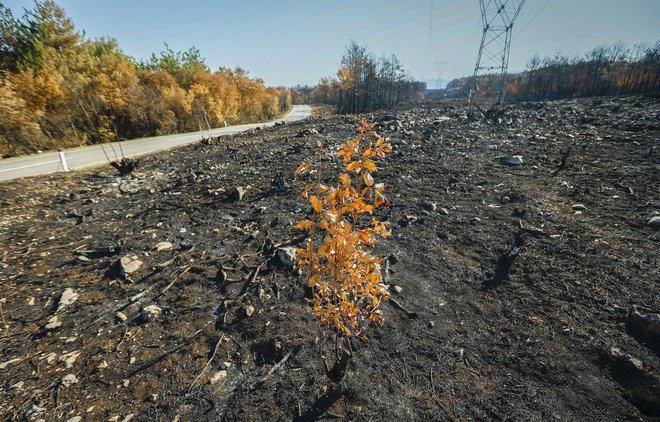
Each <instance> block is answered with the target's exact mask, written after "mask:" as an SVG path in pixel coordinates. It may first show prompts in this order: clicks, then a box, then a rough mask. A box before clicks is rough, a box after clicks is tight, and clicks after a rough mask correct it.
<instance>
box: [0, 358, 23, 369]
mask: <svg viewBox="0 0 660 422" xmlns="http://www.w3.org/2000/svg"><path fill="white" fill-rule="evenodd" d="M20 361H21V358H14V359H9V360H8V361H6V362H2V363H0V369H6V368H7V367H8V366H9V365H11V364H12V363H14V362H20Z"/></svg>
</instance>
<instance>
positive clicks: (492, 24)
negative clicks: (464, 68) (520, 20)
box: [468, 0, 525, 111]
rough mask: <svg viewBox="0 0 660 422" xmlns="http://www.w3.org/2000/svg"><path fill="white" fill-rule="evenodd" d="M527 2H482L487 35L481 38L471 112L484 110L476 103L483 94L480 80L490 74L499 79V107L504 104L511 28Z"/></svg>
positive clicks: (493, 0) (512, 0) (471, 92)
mask: <svg viewBox="0 0 660 422" xmlns="http://www.w3.org/2000/svg"><path fill="white" fill-rule="evenodd" d="M524 3H525V0H479V4H480V6H481V21H482V22H483V25H484V32H483V35H482V36H481V46H480V47H479V55H478V56H477V64H476V65H475V66H474V75H473V78H472V86H471V88H470V93H469V94H468V103H469V105H470V109H472V106H475V107H477V108H479V109H480V107H479V105H478V104H477V103H476V97H477V96H478V93H479V81H478V79H479V78H480V77H483V76H486V75H491V76H494V77H495V78H496V85H495V86H496V88H497V104H502V102H503V101H504V91H505V87H506V72H507V68H508V67H509V50H510V48H511V29H512V28H513V22H514V21H515V20H516V18H517V17H518V13H520V9H521V8H522V6H523V4H524ZM482 111H483V110H482Z"/></svg>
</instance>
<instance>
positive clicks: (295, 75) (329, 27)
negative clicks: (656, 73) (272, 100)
mask: <svg viewBox="0 0 660 422" xmlns="http://www.w3.org/2000/svg"><path fill="white" fill-rule="evenodd" d="M0 2H2V3H4V4H5V5H6V6H8V7H10V8H11V9H12V11H13V13H14V15H16V16H20V15H21V14H22V9H23V8H32V7H33V4H34V3H33V2H32V1H31V0H0ZM432 2H433V14H432V15H431V9H432V8H431V3H432ZM56 3H57V4H59V5H60V6H61V7H63V8H64V10H65V12H66V14H67V16H69V17H70V18H71V19H72V20H73V23H74V24H75V26H76V28H77V29H78V30H84V31H85V32H86V34H87V36H88V37H92V38H94V37H99V36H111V37H113V38H115V39H117V41H118V42H119V45H120V46H121V48H122V50H123V51H124V52H125V53H126V54H128V55H129V56H132V57H135V58H148V57H149V56H150V55H151V53H152V52H156V53H157V52H159V51H161V50H162V49H163V43H165V42H166V43H168V45H169V46H170V47H171V48H173V49H174V50H185V49H187V48H188V47H191V46H195V47H197V48H198V49H199V50H200V51H201V54H202V56H203V57H204V58H205V59H206V63H207V64H208V65H209V67H210V68H211V69H212V70H216V69H217V68H218V67H220V66H223V67H231V68H233V67H236V66H241V67H243V68H245V69H247V70H248V71H249V72H250V75H251V76H254V77H259V78H262V79H264V81H265V82H266V84H268V85H272V86H275V85H285V86H292V85H297V84H309V85H313V84H316V83H317V82H318V80H319V79H320V78H321V77H324V76H333V75H334V74H335V72H336V70H337V68H338V64H339V61H340V57H341V54H342V52H343V50H344V47H345V46H346V45H347V44H348V43H349V42H350V41H351V40H355V41H356V42H358V44H360V45H364V46H366V47H368V48H369V50H371V51H372V52H373V53H374V54H375V55H377V56H380V55H383V54H388V55H389V54H396V55H397V56H398V57H399V59H400V60H401V61H402V62H403V63H404V65H405V67H406V68H407V70H408V72H409V73H410V74H411V76H413V77H414V78H416V79H420V80H433V79H436V78H437V77H438V74H439V73H440V72H439V71H441V72H442V76H443V79H445V80H447V79H453V78H456V77H461V76H466V75H469V74H471V73H472V70H473V68H474V63H475V60H476V56H477V51H478V48H479V41H480V38H481V30H482V28H481V20H480V14H479V2H478V1H477V0H407V1H387V0H352V1H349V0H332V1H329V0H328V1H318V0H317V1H314V0H304V1H303V0H280V1H242V2H233V1H213V0H188V1H186V2H181V1H176V0H131V1H129V0H112V1H107V0H105V1H101V0H85V1H83V0H56ZM431 16H432V19H431ZM431 20H432V22H433V25H432V31H431ZM430 34H432V35H431V37H430ZM430 38H431V43H430V46H431V48H430V49H429V39H430ZM659 39H660V1H658V0H627V1H620V0H618V1H617V0H527V2H526V3H525V5H524V7H523V9H522V11H521V13H520V16H519V17H518V20H517V21H516V24H515V25H514V28H513V41H512V47H511V56H510V64H509V70H510V71H519V70H523V69H524V67H525V65H526V63H527V61H528V60H529V58H530V57H531V56H532V55H533V54H535V53H538V54H540V55H542V56H543V55H551V54H554V53H555V52H558V51H559V52H562V53H565V54H569V55H578V56H583V55H584V54H585V53H586V52H588V51H589V50H591V49H592V48H593V47H595V46H596V45H598V44H602V43H613V42H615V41H623V42H625V43H626V44H627V45H629V46H632V45H633V44H635V43H640V42H651V43H652V42H655V41H656V40H659ZM429 51H430V60H429ZM435 62H449V64H447V65H434V64H433V63H435Z"/></svg>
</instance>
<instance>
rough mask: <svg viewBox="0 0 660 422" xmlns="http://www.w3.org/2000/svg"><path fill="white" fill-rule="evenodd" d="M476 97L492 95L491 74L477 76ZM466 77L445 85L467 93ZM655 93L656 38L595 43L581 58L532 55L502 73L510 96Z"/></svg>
mask: <svg viewBox="0 0 660 422" xmlns="http://www.w3.org/2000/svg"><path fill="white" fill-rule="evenodd" d="M477 82H478V83H477V86H478V91H477V95H479V96H495V95H496V91H497V84H496V82H497V78H496V77H495V76H485V77H482V78H479V80H478V81H477ZM471 86H472V77H467V78H461V79H455V80H453V81H451V82H450V83H449V84H448V85H447V89H448V90H449V91H450V92H452V93H453V95H455V96H467V93H468V90H469V89H470V87H471ZM639 93H660V41H657V42H655V43H654V44H638V45H635V46H634V47H632V48H629V47H627V46H626V45H625V44H623V43H621V42H617V43H615V44H613V45H600V46H598V47H596V48H594V49H593V50H591V51H590V52H589V53H587V54H586V55H585V56H584V57H583V58H579V57H569V56H565V55H562V54H560V53H557V54H555V55H553V56H546V57H543V58H541V57H539V56H538V55H535V56H534V57H532V58H531V59H530V60H529V62H528V64H527V68H526V70H525V71H524V72H521V73H516V74H511V75H508V76H507V84H506V96H507V98H510V99H515V100H528V101H529V100H531V101H539V100H554V99H560V98H577V97H590V96H599V95H622V94H639Z"/></svg>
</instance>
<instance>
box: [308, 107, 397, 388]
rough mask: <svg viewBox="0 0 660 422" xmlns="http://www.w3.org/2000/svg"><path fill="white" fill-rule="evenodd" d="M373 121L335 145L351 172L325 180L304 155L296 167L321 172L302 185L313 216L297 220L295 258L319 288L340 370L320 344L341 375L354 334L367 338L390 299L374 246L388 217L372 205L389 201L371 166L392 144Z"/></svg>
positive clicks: (317, 299)
mask: <svg viewBox="0 0 660 422" xmlns="http://www.w3.org/2000/svg"><path fill="white" fill-rule="evenodd" d="M356 119H357V118H356ZM373 127H374V125H373V124H369V123H368V122H367V121H366V120H365V119H361V120H359V126H358V128H357V136H356V137H355V138H353V139H350V140H348V141H346V142H345V143H344V144H343V145H342V146H341V148H340V150H339V151H338V152H337V156H338V157H339V158H342V159H343V161H344V162H345V163H346V167H345V170H346V172H345V173H342V174H341V175H340V176H339V184H337V185H336V186H327V185H325V184H324V183H323V182H322V180H321V170H322V169H321V167H320V163H319V164H316V165H313V164H312V163H311V162H309V161H306V162H303V163H302V164H301V165H300V167H299V168H298V169H297V170H296V174H301V173H305V172H307V173H309V174H310V176H311V177H314V176H316V178H317V181H316V182H312V183H309V184H308V185H307V186H305V188H304V189H303V191H302V196H303V197H304V198H305V199H306V200H307V201H308V202H309V203H310V205H311V208H312V213H311V214H312V215H311V219H305V220H302V221H300V222H299V223H298V224H297V226H296V227H297V228H298V229H301V230H306V231H307V232H308V233H309V236H308V239H307V244H306V246H305V247H304V248H301V249H298V251H297V261H298V266H299V267H300V268H301V270H302V272H303V275H304V276H305V278H306V279H307V283H308V285H309V286H310V287H311V289H312V292H313V294H312V298H311V299H309V302H310V305H311V310H312V312H313V313H314V316H315V317H316V319H317V321H318V324H319V328H320V329H321V332H322V333H323V330H322V329H326V330H329V331H330V332H331V333H332V334H333V335H334V340H335V341H334V344H335V357H336V363H335V367H334V368H335V369H333V370H330V369H329V368H328V365H327V361H326V358H325V356H323V351H322V350H321V356H322V359H323V361H324V364H325V368H326V372H327V373H328V375H329V376H330V377H331V378H333V377H334V378H337V377H339V378H341V375H343V370H345V367H346V364H347V363H348V360H349V358H350V356H351V355H352V351H351V346H350V338H351V337H355V336H358V337H360V338H363V339H366V338H367V337H366V335H365V334H364V331H365V328H366V324H367V323H368V322H369V321H372V322H374V323H377V324H380V323H382V321H383V312H382V311H381V310H380V304H381V303H382V302H383V301H384V300H387V299H388V298H389V296H388V292H387V289H386V286H385V285H384V284H383V280H382V275H381V263H382V262H383V260H382V259H380V258H378V257H376V256H375V255H374V253H373V248H374V246H375V245H376V243H377V241H378V239H379V238H380V237H386V236H389V235H390V232H389V231H388V230H387V227H388V223H387V222H383V221H379V220H377V219H376V218H374V217H373V212H374V210H375V209H376V208H379V207H384V206H388V205H389V203H388V201H387V199H386V198H385V196H384V195H383V189H384V185H383V184H382V183H376V182H375V180H374V178H373V173H374V172H375V171H377V167H376V162H375V161H376V160H377V159H379V158H382V157H383V156H384V155H385V154H386V153H388V152H390V151H391V150H392V149H391V147H390V146H389V145H388V144H387V143H386V142H385V141H384V140H383V139H382V138H380V137H379V136H378V135H377V134H376V132H375V131H374V130H373ZM321 343H323V341H321ZM342 343H344V345H345V346H346V348H344V347H343V346H342Z"/></svg>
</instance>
